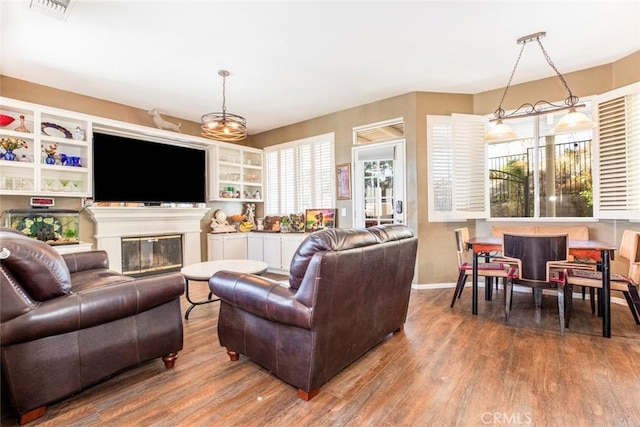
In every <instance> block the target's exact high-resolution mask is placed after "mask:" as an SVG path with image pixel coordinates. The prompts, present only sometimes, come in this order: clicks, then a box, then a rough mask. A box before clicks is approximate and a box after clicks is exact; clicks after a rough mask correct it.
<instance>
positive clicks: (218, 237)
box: [207, 233, 247, 261]
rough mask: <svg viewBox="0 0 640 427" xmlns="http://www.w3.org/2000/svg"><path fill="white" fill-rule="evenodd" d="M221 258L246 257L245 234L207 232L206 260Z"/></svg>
mask: <svg viewBox="0 0 640 427" xmlns="http://www.w3.org/2000/svg"><path fill="white" fill-rule="evenodd" d="M221 259H247V235H246V234H245V233H229V234H207V260H209V261H217V260H221Z"/></svg>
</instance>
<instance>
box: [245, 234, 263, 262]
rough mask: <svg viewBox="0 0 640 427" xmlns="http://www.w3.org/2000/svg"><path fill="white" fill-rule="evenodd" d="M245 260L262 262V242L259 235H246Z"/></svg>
mask: <svg viewBox="0 0 640 427" xmlns="http://www.w3.org/2000/svg"><path fill="white" fill-rule="evenodd" d="M247 258H248V259H255V260H258V261H262V260H264V240H263V239H262V236H261V235H260V234H259V233H247Z"/></svg>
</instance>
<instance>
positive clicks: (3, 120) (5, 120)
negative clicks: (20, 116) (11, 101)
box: [0, 114, 15, 127]
mask: <svg viewBox="0 0 640 427" xmlns="http://www.w3.org/2000/svg"><path fill="white" fill-rule="evenodd" d="M14 120H15V119H14V118H13V117H11V116H5V115H4V114H0V126H2V127H5V126H8V125H10V124H11V123H13V121H14Z"/></svg>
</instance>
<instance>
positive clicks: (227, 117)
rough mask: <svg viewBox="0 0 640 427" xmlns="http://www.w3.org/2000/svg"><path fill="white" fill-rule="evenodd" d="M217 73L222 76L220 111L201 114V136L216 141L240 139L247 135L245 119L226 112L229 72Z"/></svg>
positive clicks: (221, 71)
mask: <svg viewBox="0 0 640 427" xmlns="http://www.w3.org/2000/svg"><path fill="white" fill-rule="evenodd" d="M218 75H220V76H222V112H221V113H208V114H205V115H203V116H202V118H201V119H200V120H201V121H202V125H201V126H200V128H201V129H202V136H204V137H205V138H210V139H215V140H217V141H241V140H243V139H245V138H246V137H247V120H246V119H245V118H244V117H242V116H238V115H235V114H231V113H227V106H226V81H227V77H228V76H229V72H228V71H227V70H220V71H218Z"/></svg>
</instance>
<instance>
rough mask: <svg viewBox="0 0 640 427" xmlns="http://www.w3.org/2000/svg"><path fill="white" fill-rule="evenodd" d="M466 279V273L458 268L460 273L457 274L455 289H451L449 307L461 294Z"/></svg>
mask: <svg viewBox="0 0 640 427" xmlns="http://www.w3.org/2000/svg"><path fill="white" fill-rule="evenodd" d="M466 281H467V274H466V273H465V272H464V271H463V270H460V274H458V281H457V282H456V289H455V290H454V291H453V298H451V308H453V305H454V304H455V303H456V299H458V298H460V297H461V296H462V290H463V289H464V284H465V282H466Z"/></svg>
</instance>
